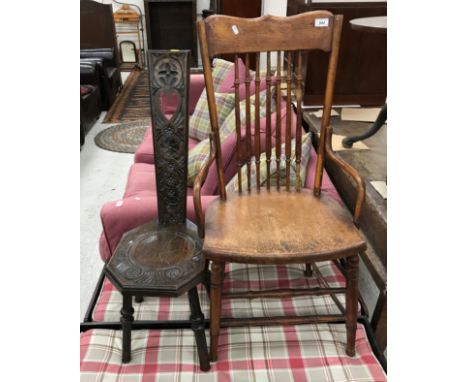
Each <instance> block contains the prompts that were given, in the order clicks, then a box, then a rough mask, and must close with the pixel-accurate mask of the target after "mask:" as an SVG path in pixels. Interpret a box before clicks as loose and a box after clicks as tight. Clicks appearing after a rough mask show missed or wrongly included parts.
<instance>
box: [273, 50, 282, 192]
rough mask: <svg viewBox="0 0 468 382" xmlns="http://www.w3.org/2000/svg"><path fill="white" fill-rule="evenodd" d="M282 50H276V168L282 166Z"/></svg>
mask: <svg viewBox="0 0 468 382" xmlns="http://www.w3.org/2000/svg"><path fill="white" fill-rule="evenodd" d="M281 80H282V76H281V52H280V51H278V52H276V89H275V91H276V110H277V113H276V142H275V155H276V169H277V170H278V169H279V168H280V161H281ZM276 189H277V190H279V189H280V172H279V171H276Z"/></svg>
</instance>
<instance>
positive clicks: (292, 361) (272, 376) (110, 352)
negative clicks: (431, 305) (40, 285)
mask: <svg viewBox="0 0 468 382" xmlns="http://www.w3.org/2000/svg"><path fill="white" fill-rule="evenodd" d="M317 266H318V267H319V269H320V271H321V272H322V274H323V276H324V278H325V279H326V280H327V281H328V283H329V284H330V286H332V287H343V286H344V285H345V278H344V276H343V275H342V274H341V272H340V270H339V269H338V268H337V267H336V266H335V265H334V264H333V263H332V262H322V263H318V264H317ZM227 267H228V269H227V270H230V272H229V273H228V274H226V277H225V279H224V285H223V288H224V290H226V291H247V290H257V289H259V288H261V289H274V288H279V287H282V288H287V287H291V288H311V287H312V288H313V287H316V286H318V281H317V279H316V278H315V277H314V276H312V277H310V278H306V277H304V274H303V271H304V269H305V266H304V265H288V266H273V265H272V266H253V265H244V264H229V265H228V266H227ZM199 292H200V300H201V301H200V302H201V305H202V310H203V311H204V313H205V316H206V317H208V316H209V315H208V312H209V300H208V296H207V294H206V291H205V288H204V287H202V286H200V287H199ZM338 297H339V299H340V301H342V303H343V304H344V296H342V295H338ZM133 307H134V309H135V313H134V317H135V320H176V319H188V318H189V315H190V311H189V306H188V302H187V296H186V295H183V296H181V297H179V298H155V297H151V298H150V297H145V299H144V301H143V302H142V303H134V304H133ZM121 308H122V297H121V295H120V293H119V292H118V291H117V290H116V289H115V287H114V286H113V285H112V284H111V283H110V282H109V281H108V280H105V281H104V284H103V287H102V290H101V293H100V296H99V299H98V302H97V304H96V307H95V310H94V312H93V320H95V321H119V320H120V309H121ZM222 309H223V310H222V317H252V316H267V317H268V316H278V315H284V314H288V315H306V314H339V310H338V308H337V307H336V305H335V304H334V302H333V300H332V299H331V298H330V297H329V296H314V297H311V296H299V297H294V298H283V299H252V300H248V299H224V300H223V307H222ZM206 333H207V338H208V341H209V331H208V330H207V331H206ZM208 343H209V342H208ZM345 344H346V328H345V325H344V324H319V325H313V324H308V325H296V326H271V327H269V326H264V327H242V328H224V329H221V332H220V338H219V348H218V349H219V350H218V352H219V358H218V361H217V362H215V363H212V366H211V371H210V372H208V373H204V372H201V371H200V370H199V363H198V355H197V351H196V345H195V341H194V336H193V332H192V331H191V330H188V329H178V330H162V331H160V330H134V331H133V332H132V361H131V362H130V363H129V364H125V365H123V364H122V363H121V356H122V353H121V349H122V332H121V331H120V330H107V329H93V330H88V331H86V332H84V333H82V334H81V381H82V382H87V381H102V382H107V381H121V382H149V381H155V382H156V381H158V382H159V381H180V382H184V381H206V382H224V381H278V382H283V381H284V382H288V381H296V382H299V381H314V382H316V381H359V382H366V381H386V376H385V373H384V371H383V369H382V367H381V366H380V364H379V363H378V361H377V359H376V357H375V356H374V354H373V353H372V349H371V347H370V344H369V342H368V339H367V337H366V333H365V329H364V327H363V326H362V325H361V324H358V330H357V339H356V356H355V357H353V358H350V357H348V356H347V355H346V353H345Z"/></svg>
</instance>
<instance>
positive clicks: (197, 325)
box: [188, 287, 210, 371]
mask: <svg viewBox="0 0 468 382" xmlns="http://www.w3.org/2000/svg"><path fill="white" fill-rule="evenodd" d="M188 296H189V303H190V312H191V315H190V323H191V326H192V330H193V332H194V334H195V341H196V343H197V349H198V358H199V359H200V369H202V370H203V371H208V370H210V359H209V356H208V346H207V345H206V336H205V317H204V316H203V312H202V311H201V309H200V299H199V298H198V292H197V287H194V288H192V289H190V290H189V292H188Z"/></svg>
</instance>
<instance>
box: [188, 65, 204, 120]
mask: <svg viewBox="0 0 468 382" xmlns="http://www.w3.org/2000/svg"><path fill="white" fill-rule="evenodd" d="M203 90H205V77H204V76H203V74H191V75H190V94H189V114H190V115H191V114H192V113H193V111H194V110H195V106H197V102H198V99H199V98H200V96H201V94H202V93H203Z"/></svg>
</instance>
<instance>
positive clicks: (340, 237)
mask: <svg viewBox="0 0 468 382" xmlns="http://www.w3.org/2000/svg"><path fill="white" fill-rule="evenodd" d="M365 248H366V244H365V241H364V240H363V238H362V236H361V234H360V233H359V231H358V229H357V228H356V227H355V225H354V223H353V220H352V217H351V215H350V213H349V212H348V211H347V210H346V209H345V208H344V207H343V206H342V205H340V204H339V203H338V202H337V201H336V200H334V199H332V198H330V197H329V196H327V195H324V194H322V195H321V196H320V197H315V196H314V195H313V194H312V191H311V190H308V189H302V190H301V192H297V191H295V190H293V191H290V192H288V191H286V190H284V189H282V190H281V191H277V190H276V189H275V190H271V191H267V190H266V189H261V191H260V192H257V191H256V190H253V191H251V192H250V193H243V194H241V195H239V194H237V193H235V194H234V193H232V194H228V196H227V200H226V201H222V200H220V199H217V200H215V201H213V202H212V203H211V204H210V205H209V206H208V208H207V210H206V215H205V241H204V245H203V251H204V253H205V254H206V256H207V258H209V259H214V260H217V261H234V262H239V263H258V264H267V263H275V264H286V263H297V262H309V261H321V260H327V259H335V258H340V257H346V256H349V255H355V254H356V253H357V252H358V251H360V250H364V249H365Z"/></svg>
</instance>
